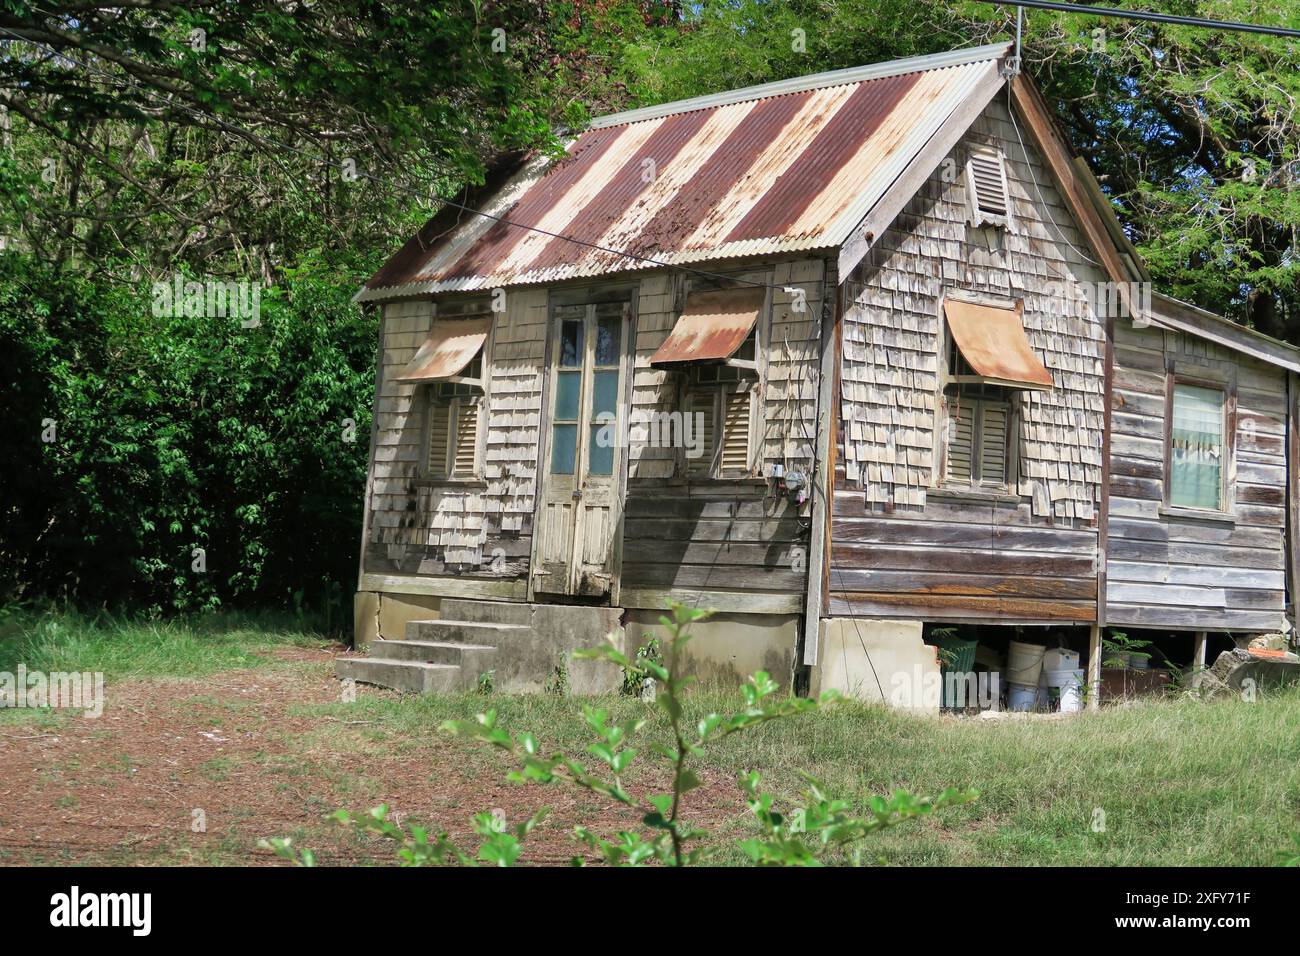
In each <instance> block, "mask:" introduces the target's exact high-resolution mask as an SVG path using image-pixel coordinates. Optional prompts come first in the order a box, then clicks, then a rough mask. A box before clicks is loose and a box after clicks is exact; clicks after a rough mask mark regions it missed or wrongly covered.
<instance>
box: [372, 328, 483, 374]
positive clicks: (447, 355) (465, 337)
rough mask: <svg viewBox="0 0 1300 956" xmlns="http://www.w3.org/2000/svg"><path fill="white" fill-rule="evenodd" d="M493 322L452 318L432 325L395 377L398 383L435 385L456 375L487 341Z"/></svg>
mask: <svg viewBox="0 0 1300 956" xmlns="http://www.w3.org/2000/svg"><path fill="white" fill-rule="evenodd" d="M491 328H492V320H491V319H490V318H486V319H453V320H452V321H449V322H437V321H435V322H434V324H433V331H432V332H430V333H429V337H428V338H427V339H425V340H424V344H423V345H421V346H420V347H419V349H417V350H416V353H415V357H414V358H412V359H411V361H410V362H408V363H407V364H406V367H405V368H404V369H402V371H401V372H400V373H398V374H397V375H395V376H394V379H395V380H396V381H398V382H437V381H441V380H442V379H445V378H450V377H451V376H453V375H459V374H460V373H461V372H463V371H464V370H465V366H467V365H469V363H470V362H472V361H474V356H475V355H477V354H478V353H479V349H481V348H483V343H484V342H486V341H487V336H488V330H489V329H491Z"/></svg>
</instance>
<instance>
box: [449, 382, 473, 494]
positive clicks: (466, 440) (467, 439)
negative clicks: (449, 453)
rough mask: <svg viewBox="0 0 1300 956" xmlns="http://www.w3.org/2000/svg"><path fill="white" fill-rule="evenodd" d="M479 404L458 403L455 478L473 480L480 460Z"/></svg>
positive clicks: (469, 402) (462, 401)
mask: <svg viewBox="0 0 1300 956" xmlns="http://www.w3.org/2000/svg"><path fill="white" fill-rule="evenodd" d="M478 423H479V403H478V402H473V401H467V400H465V399H461V400H460V401H458V402H457V403H456V455H455V458H454V460H453V463H452V472H451V473H452V477H453V478H473V477H474V465H475V463H476V461H477V459H478Z"/></svg>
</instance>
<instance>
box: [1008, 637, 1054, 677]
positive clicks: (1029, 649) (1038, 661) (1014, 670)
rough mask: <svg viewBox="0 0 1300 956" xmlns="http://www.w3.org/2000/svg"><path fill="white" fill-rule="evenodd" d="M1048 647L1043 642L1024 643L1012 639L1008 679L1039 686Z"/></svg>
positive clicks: (1009, 652) (1009, 649) (1009, 650)
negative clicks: (1044, 656)
mask: <svg viewBox="0 0 1300 956" xmlns="http://www.w3.org/2000/svg"><path fill="white" fill-rule="evenodd" d="M1046 652H1047V648H1045V647H1043V645H1041V644H1022V643H1021V642H1020V641H1012V642H1011V644H1010V646H1009V647H1008V648H1007V679H1008V680H1009V681H1011V683H1013V684H1023V685H1024V686H1025V687H1037V686H1038V678H1039V676H1040V675H1041V674H1042V673H1043V654H1045V653H1046Z"/></svg>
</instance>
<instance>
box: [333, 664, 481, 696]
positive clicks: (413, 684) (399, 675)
mask: <svg viewBox="0 0 1300 956" xmlns="http://www.w3.org/2000/svg"><path fill="white" fill-rule="evenodd" d="M334 676H335V677H338V678H339V679H340V680H346V679H348V678H351V679H352V680H355V681H359V682H361V683H363V684H376V685H378V686H380V687H391V688H392V689H393V690H400V691H406V692H407V693H410V694H451V693H455V692H456V691H458V690H462V689H463V688H464V679H465V678H464V673H463V671H462V670H461V668H460V667H458V666H456V665H454V664H430V663H427V662H425V661H395V660H386V659H382V658H378V657H340V658H339V659H338V660H336V661H335V662H334Z"/></svg>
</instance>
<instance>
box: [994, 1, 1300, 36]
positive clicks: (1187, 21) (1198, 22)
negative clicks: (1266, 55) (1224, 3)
mask: <svg viewBox="0 0 1300 956" xmlns="http://www.w3.org/2000/svg"><path fill="white" fill-rule="evenodd" d="M979 2H980V3H989V4H993V5H994V6H999V7H1033V8H1034V9H1036V10H1057V11H1060V12H1063V13H1077V14H1080V15H1081V16H1089V17H1119V18H1122V19H1126V20H1149V21H1151V22H1153V23H1171V24H1174V25H1176V26H1182V27H1205V28H1206V29H1211V30H1231V31H1235V32H1237V33H1264V34H1267V35H1269V36H1276V37H1300V30H1293V29H1291V28H1289V27H1269V26H1264V25H1263V24H1259V23H1237V22H1236V21H1233V20H1206V19H1203V18H1201V17H1183V16H1179V15H1177V14H1174V13H1154V12H1151V11H1148V10H1121V9H1119V8H1117V7H1091V6H1085V5H1083V4H1078V3H1060V2H1058V0H979Z"/></svg>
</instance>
